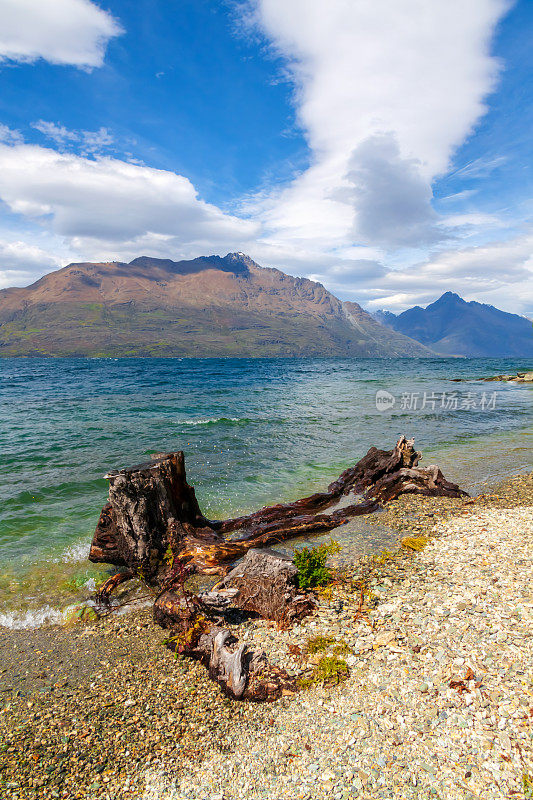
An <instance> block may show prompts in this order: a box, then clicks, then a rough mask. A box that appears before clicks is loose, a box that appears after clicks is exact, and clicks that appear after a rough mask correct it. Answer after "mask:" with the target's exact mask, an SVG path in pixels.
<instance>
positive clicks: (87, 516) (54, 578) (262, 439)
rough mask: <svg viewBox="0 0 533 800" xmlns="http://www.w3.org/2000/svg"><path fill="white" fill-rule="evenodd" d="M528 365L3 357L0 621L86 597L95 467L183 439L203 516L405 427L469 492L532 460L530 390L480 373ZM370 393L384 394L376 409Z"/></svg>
mask: <svg viewBox="0 0 533 800" xmlns="http://www.w3.org/2000/svg"><path fill="white" fill-rule="evenodd" d="M526 368H533V365H532V364H529V363H525V362H524V361H523V360H521V361H519V360H516V359H449V358H432V359H390V360H389V359H324V358H322V359H295V358H279V359H148V358H144V359H90V358H65V359H1V360H0V453H1V464H2V469H1V478H2V480H1V482H0V504H1V506H0V625H4V626H11V627H12V626H16V627H20V626H29V625H35V624H39V623H43V622H47V621H49V622H53V621H58V620H59V619H60V618H61V617H60V610H61V609H62V608H64V607H65V606H68V605H71V604H73V603H75V602H78V601H79V600H80V598H83V597H84V596H86V595H87V594H88V592H89V590H90V588H91V587H92V586H93V584H94V580H99V579H100V578H101V577H102V568H101V567H99V568H96V567H93V566H91V565H89V563H88V562H87V561H86V556H87V552H88V547H89V542H90V539H91V535H92V531H93V530H94V526H95V524H96V521H97V519H98V515H99V512H100V509H101V507H102V505H103V503H104V502H105V499H106V494H107V483H106V481H105V480H104V479H103V478H102V476H103V475H104V474H105V473H106V472H107V471H108V470H110V469H116V468H120V467H122V466H127V465H130V464H135V463H138V462H139V461H142V460H145V459H146V458H147V457H149V455H150V453H154V452H160V451H163V450H184V451H185V454H186V464H187V472H188V478H189V482H190V483H192V484H193V485H194V486H195V487H196V490H197V496H198V498H199V500H200V505H201V507H202V509H203V510H204V511H205V513H206V515H207V516H208V517H211V518H216V517H227V516H234V515H236V514H239V513H242V512H248V511H251V510H254V509H256V508H259V507H260V506H263V505H266V504H271V503H275V502H280V501H282V500H290V499H295V498H296V497H298V496H301V495H304V494H307V493H310V492H312V491H315V490H318V489H321V488H323V487H325V486H326V485H327V484H328V483H329V482H330V481H331V480H332V479H333V478H335V477H336V476H337V475H338V474H339V473H340V472H341V471H342V470H344V469H345V468H346V467H347V466H348V465H350V464H352V463H354V462H355V461H357V460H358V459H359V458H360V457H361V456H362V455H364V453H366V451H367V449H368V448H369V447H370V446H371V445H373V444H375V445H376V446H378V447H381V448H383V449H389V448H391V447H392V446H393V445H394V443H395V441H396V439H397V438H398V436H399V434H402V433H404V434H406V435H407V436H415V438H416V445H417V448H418V449H419V450H421V451H422V452H423V455H424V458H423V461H422V465H423V464H429V463H439V465H440V466H441V467H442V468H443V471H444V474H445V475H446V477H447V478H449V479H451V480H454V481H456V482H458V483H460V484H461V486H463V487H464V488H467V489H469V490H471V491H472V490H473V491H475V490H476V488H479V486H480V485H481V484H482V483H483V482H484V481H491V480H495V479H497V478H499V477H503V476H505V475H507V474H514V473H519V472H524V471H526V470H531V469H532V468H533V458H532V447H531V444H532V427H531V426H532V422H533V387H532V386H531V385H529V386H528V385H519V384H502V383H485V382H483V381H481V380H480V378H482V377H483V376H488V375H495V374H499V373H503V372H510V373H511V372H516V371H517V370H523V369H526ZM452 378H466V379H468V381H467V382H462V383H454V382H452V381H451V379H452ZM378 391H384V392H388V395H383V397H384V398H385V399H384V400H382V406H381V407H380V408H379V409H378V408H377V407H376V393H377V392H378ZM454 393H455V394H454ZM391 396H392V397H391ZM392 400H394V405H393V406H392V407H389V408H386V406H387V404H389V405H390V404H391V403H392ZM369 527H371V526H369ZM372 535H374V533H373V534H372ZM353 536H355V537H360V538H361V546H362V548H364V547H367V548H368V546H370V547H373V546H376V547H377V546H378V544H379V543H378V542H376V543H374V542H373V541H372V540H371V539H369V540H368V541H365V536H370V534H366V533H365V529H364V523H362V524H361V526H360V527H359V528H358V529H357V530H356V531H354V532H353ZM104 577H105V576H104Z"/></svg>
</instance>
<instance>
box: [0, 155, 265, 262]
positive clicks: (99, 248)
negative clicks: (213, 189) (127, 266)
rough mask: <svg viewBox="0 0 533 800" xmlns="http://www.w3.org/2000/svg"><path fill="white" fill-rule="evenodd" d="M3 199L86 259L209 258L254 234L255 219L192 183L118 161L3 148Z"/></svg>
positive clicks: (0, 174) (0, 186)
mask: <svg viewBox="0 0 533 800" xmlns="http://www.w3.org/2000/svg"><path fill="white" fill-rule="evenodd" d="M0 198H1V199H2V200H3V202H4V203H5V204H6V205H7V207H8V208H9V209H10V210H11V211H12V212H14V213H16V214H20V215H22V216H23V217H25V218H29V219H33V220H35V221H38V222H40V223H43V224H45V225H46V226H47V228H48V229H49V230H50V231H51V232H52V233H53V234H55V235H56V236H58V237H62V238H63V239H64V240H67V241H68V242H69V244H70V248H71V250H72V251H74V252H77V253H79V254H80V257H82V258H94V257H111V258H113V257H119V256H124V255H131V257H133V256H136V255H139V253H140V252H148V253H153V254H156V253H161V252H162V251H163V250H164V251H165V254H166V255H167V256H168V255H169V254H180V253H181V254H184V253H190V252H192V253H194V255H198V253H205V252H206V250H207V251H213V249H215V248H221V249H224V248H226V247H233V245H235V243H239V244H240V245H241V246H242V247H244V246H245V244H246V243H247V242H248V241H250V239H251V238H253V237H255V236H256V235H257V233H258V226H257V224H256V223H254V222H253V221H249V220H248V221H247V220H241V219H239V218H238V217H235V216H231V215H229V214H224V213H223V212H222V211H220V209H218V208H217V207H216V206H213V205H211V204H209V203H206V202H204V201H203V200H201V199H199V198H198V196H197V193H196V190H195V188H194V186H193V185H192V184H191V183H190V181H189V180H187V178H184V177H183V176H181V175H177V174H175V173H173V172H169V171H165V170H157V169H152V168H150V167H144V166H137V165H135V164H130V163H127V162H125V161H121V160H119V159H114V158H102V157H99V158H95V159H92V158H84V157H82V156H76V155H73V154H71V153H58V152H56V151H55V150H52V149H49V148H44V147H38V146H34V145H15V146H7V145H0Z"/></svg>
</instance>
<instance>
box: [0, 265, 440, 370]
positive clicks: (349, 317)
mask: <svg viewBox="0 0 533 800" xmlns="http://www.w3.org/2000/svg"><path fill="white" fill-rule="evenodd" d="M0 355H2V356H69V355H87V356H183V357H187V356H197V357H205V356H250V357H253V356H359V357H364V356H367V357H401V356H428V355H431V351H430V350H429V349H428V348H427V347H426V346H425V345H423V344H420V343H419V342H416V341H414V340H413V339H411V338H409V337H407V336H405V335H404V334H403V333H398V332H396V331H394V330H391V329H390V328H388V327H385V326H383V325H381V324H380V323H379V322H377V321H376V320H375V319H373V318H372V317H371V316H370V314H368V313H367V312H366V311H364V310H363V309H362V308H361V306H359V305H358V304H357V303H352V302H341V301H340V300H338V299H337V298H336V297H335V296H334V295H332V294H331V293H330V292H328V291H327V290H326V289H325V288H324V287H323V286H322V285H321V284H320V283H316V282H314V281H311V280H308V279H306V278H294V277H292V276H290V275H286V274H284V273H283V272H281V271H280V270H277V269H270V268H264V267H260V266H259V265H258V264H256V263H255V262H254V261H252V259H251V258H249V257H248V256H246V255H245V254H244V253H228V255H226V256H225V257H224V258H221V257H220V256H207V257H206V256H202V257H200V258H195V259H192V260H190V261H171V260H170V259H158V258H148V257H146V256H143V257H141V258H136V259H134V260H133V261H131V262H130V263H129V264H126V263H123V262H117V261H112V262H106V263H79V264H69V265H68V266H67V267H63V268H62V269H59V270H56V271H55V272H51V273H49V274H47V275H45V276H44V277H42V278H40V280H38V281H37V282H36V283H34V284H32V285H31V286H28V287H26V288H10V289H2V290H1V291H0Z"/></svg>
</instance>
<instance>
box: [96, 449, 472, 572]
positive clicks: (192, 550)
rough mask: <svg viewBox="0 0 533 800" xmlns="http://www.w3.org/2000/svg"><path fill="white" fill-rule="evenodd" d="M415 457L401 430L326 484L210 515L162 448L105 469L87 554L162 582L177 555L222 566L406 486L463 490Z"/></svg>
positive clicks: (175, 459) (180, 464)
mask: <svg viewBox="0 0 533 800" xmlns="http://www.w3.org/2000/svg"><path fill="white" fill-rule="evenodd" d="M419 459H420V454H419V453H417V452H416V450H415V449H414V441H413V440H407V439H406V438H405V437H402V438H401V439H400V440H399V441H398V443H397V444H396V446H395V447H394V449H393V450H378V449H377V448H375V447H372V448H370V450H369V451H368V453H367V454H366V456H364V458H362V459H361V460H360V461H359V462H357V464H355V466H353V467H350V468H349V469H347V470H346V471H345V472H343V473H342V475H340V477H339V478H338V479H337V480H336V481H334V482H333V483H331V484H330V485H329V486H328V488H327V491H326V492H319V493H316V494H313V495H311V496H310V497H304V498H303V499H301V500H296V501H295V502H293V503H283V504H280V505H276V506H270V507H267V508H263V509H261V510H260V511H256V512H255V513H253V514H249V515H247V516H243V517H236V518H234V519H229V520H224V521H210V520H208V519H207V518H206V517H204V515H203V514H202V512H201V510H200V507H199V505H198V501H197V499H196V495H195V492H194V489H193V488H192V487H191V486H189V484H188V483H187V480H186V475H185V460H184V455H183V453H182V452H178V453H164V454H162V455H160V456H158V457H156V458H155V459H154V460H153V461H150V462H148V463H146V464H140V465H138V466H135V467H131V468H128V469H123V470H120V471H118V472H110V473H109V474H108V475H106V477H107V478H108V479H109V502H108V503H107V504H106V505H105V506H104V508H103V509H102V513H101V515H100V519H99V521H98V525H97V526H96V531H95V534H94V538H93V542H92V545H91V550H90V554H89V559H90V560H91V561H95V562H105V563H108V564H115V565H116V566H127V567H128V568H129V569H131V570H133V571H134V572H135V573H136V574H138V575H140V576H141V577H142V578H143V580H145V581H146V582H147V583H148V584H150V585H154V586H162V585H163V584H164V583H165V581H166V580H167V579H168V576H169V575H171V573H172V567H173V565H175V563H176V561H180V562H181V563H183V564H188V565H190V566H191V568H192V569H193V570H194V571H196V572H204V573H207V574H210V573H211V574H213V573H219V574H220V573H221V572H222V573H223V572H224V571H225V569H226V567H225V565H226V564H228V563H231V562H232V561H236V560H237V559H238V558H241V557H242V556H244V555H245V553H246V552H247V551H248V550H249V549H250V548H253V547H266V546H269V545H271V544H275V543H277V542H280V541H283V540H285V539H290V538H294V537H296V536H301V535H304V534H310V533H320V532H323V531H328V530H332V529H333V528H336V527H338V526H339V525H342V524H343V523H344V522H346V521H348V520H349V519H351V518H352V517H354V516H357V515H361V514H368V513H370V512H372V511H375V510H376V508H378V507H379V503H380V502H384V501H389V500H392V499H394V498H396V497H398V496H399V495H400V494H402V493H405V492H417V493H420V494H430V495H443V496H451V497H459V496H461V495H464V494H465V492H463V491H462V490H461V489H459V487H458V486H457V485H456V484H452V483H449V482H448V481H446V480H445V479H444V477H443V476H442V473H440V471H438V470H437V468H436V467H428V468H426V469H420V468H418V467H417V464H418V461H419ZM344 495H350V496H353V499H354V502H353V503H352V504H349V505H344V506H343V504H342V503H340V501H341V498H342V497H343V496H344ZM336 505H337V506H339V507H338V508H335V506H336ZM326 510H329V513H324V512H325V511H326ZM228 534H233V536H231V537H230V536H228Z"/></svg>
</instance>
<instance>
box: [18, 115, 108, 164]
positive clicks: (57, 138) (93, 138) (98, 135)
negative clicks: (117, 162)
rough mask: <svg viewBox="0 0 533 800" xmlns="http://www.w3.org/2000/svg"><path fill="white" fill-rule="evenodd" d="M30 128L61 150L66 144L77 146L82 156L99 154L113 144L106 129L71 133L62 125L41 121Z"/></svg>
mask: <svg viewBox="0 0 533 800" xmlns="http://www.w3.org/2000/svg"><path fill="white" fill-rule="evenodd" d="M32 128H35V130H37V131H39V132H40V133H42V134H43V136H46V138H47V139H51V140H52V141H53V142H55V143H56V144H57V145H58V146H59V147H61V148H64V147H66V145H67V144H74V143H76V144H78V145H79V147H80V150H81V152H82V153H83V154H84V155H86V154H90V153H93V154H95V153H100V152H101V151H102V150H104V149H105V148H106V147H110V146H111V145H112V144H113V142H114V140H113V137H112V136H111V134H110V133H109V131H108V130H107V128H99V130H97V131H71V130H69V129H68V128H66V127H65V126H64V125H60V124H59V123H56V122H47V121H45V120H43V119H40V120H38V121H37V122H33V123H32Z"/></svg>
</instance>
